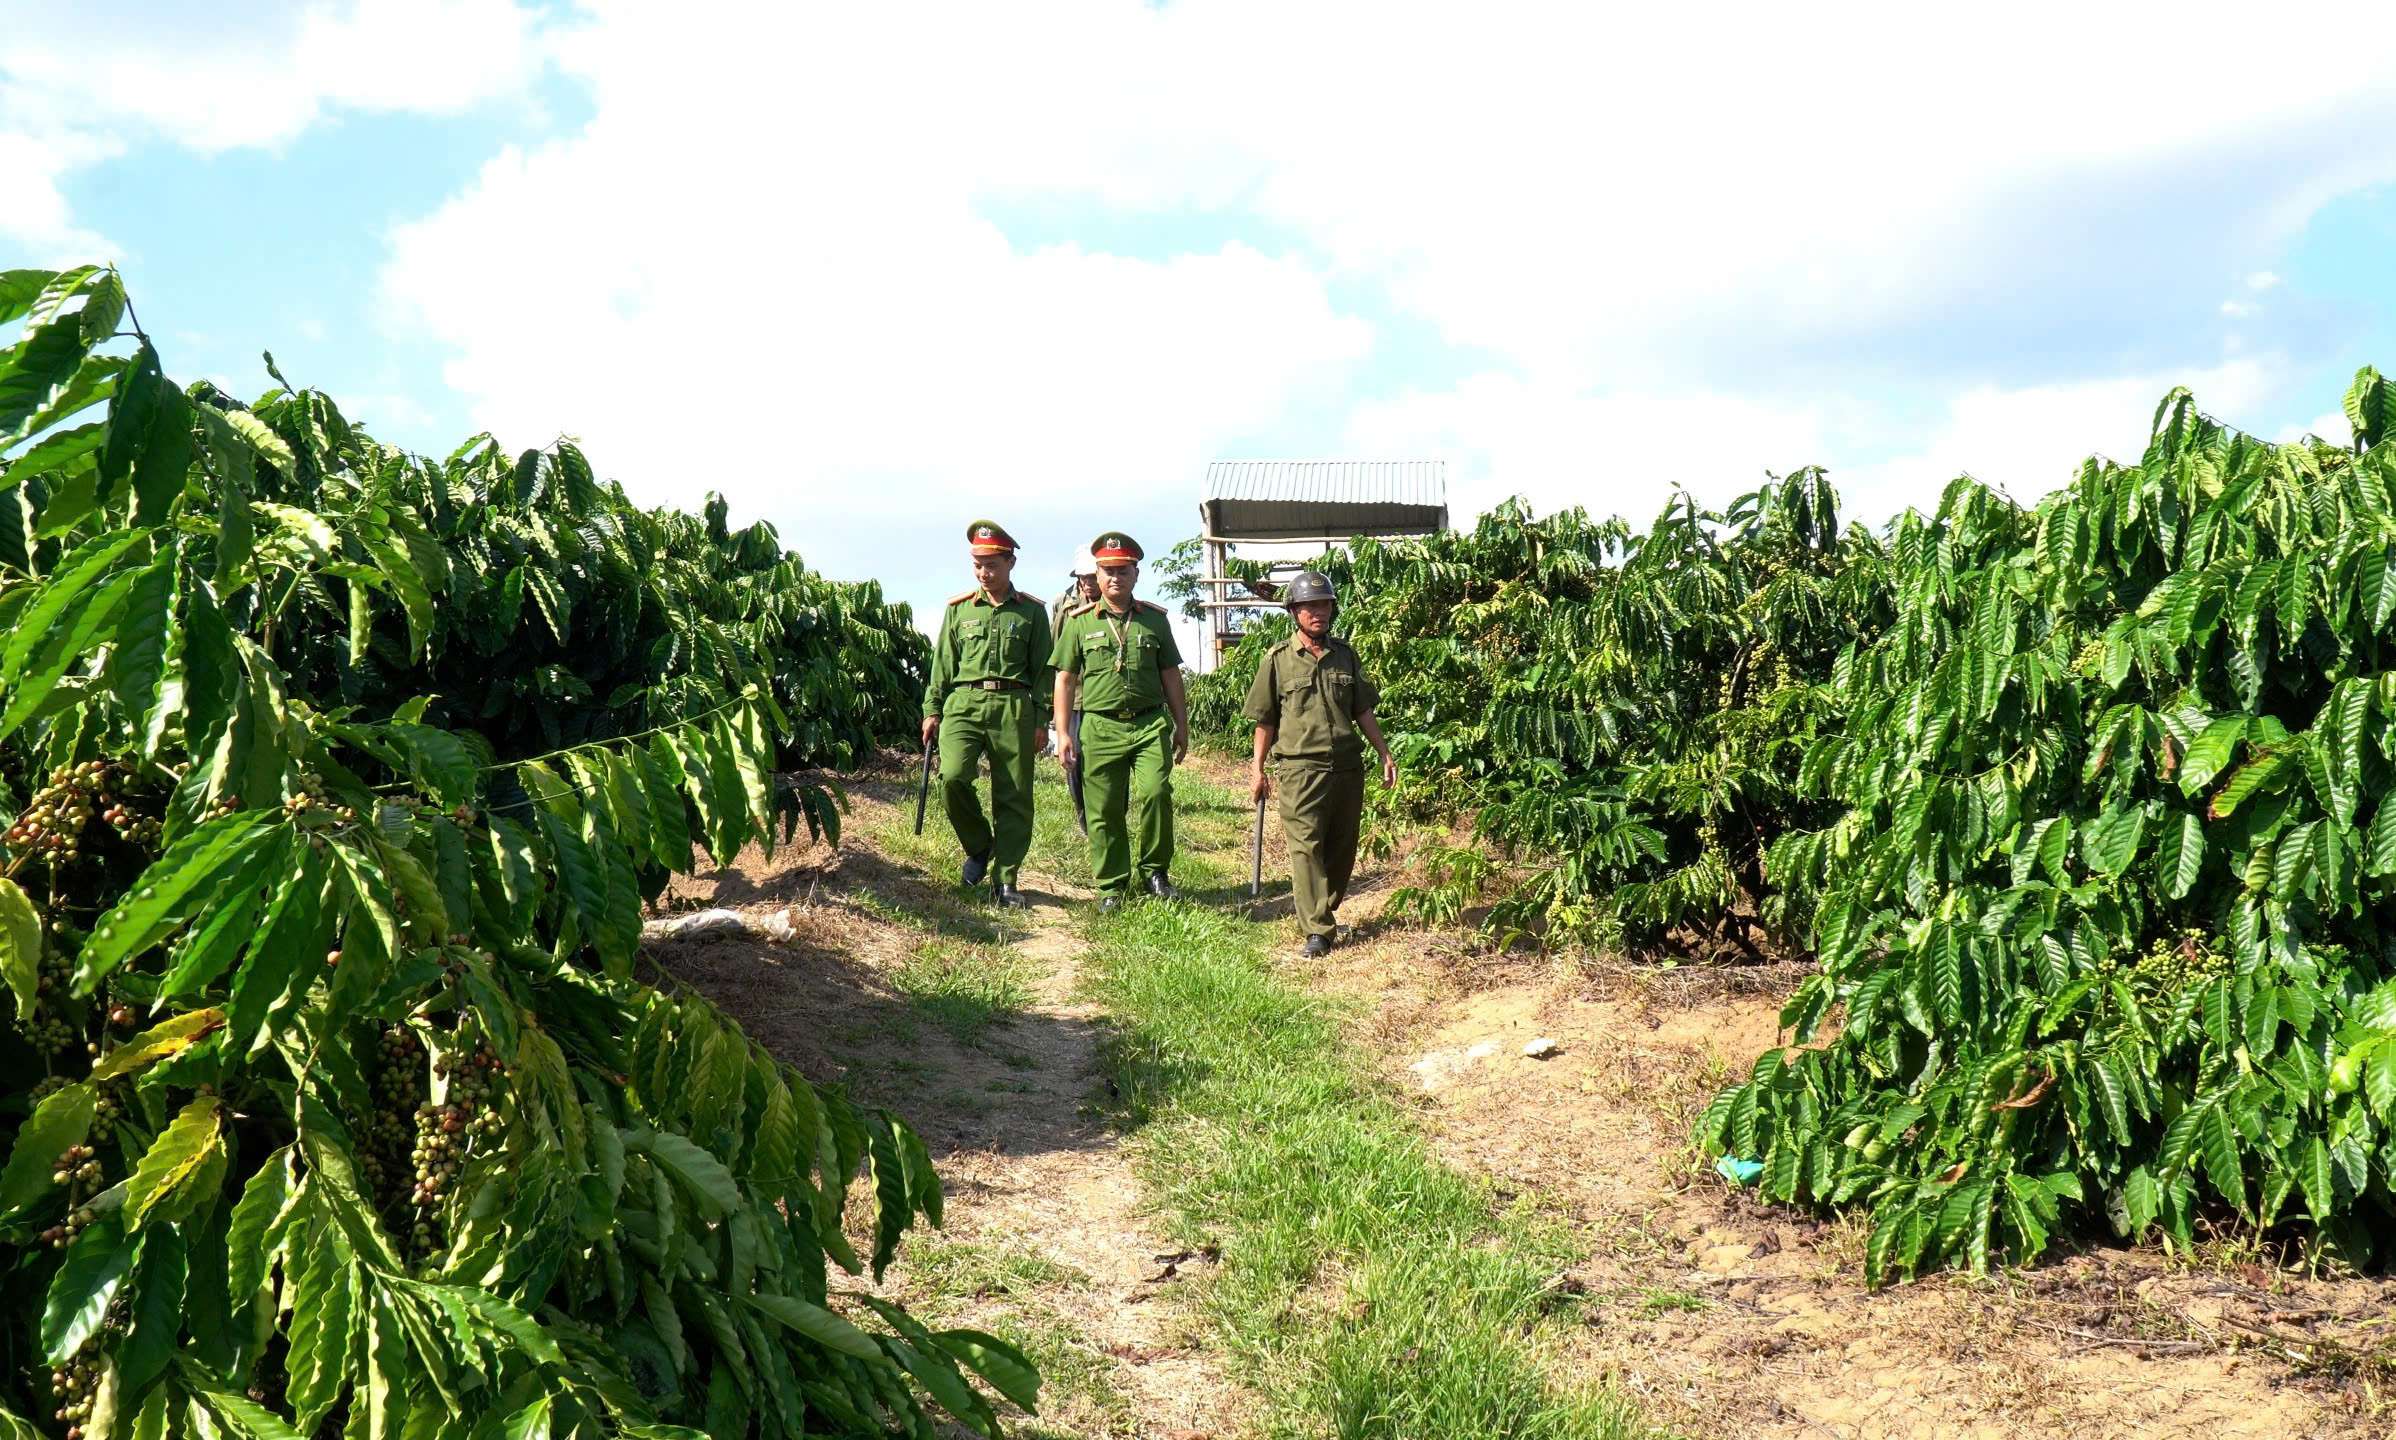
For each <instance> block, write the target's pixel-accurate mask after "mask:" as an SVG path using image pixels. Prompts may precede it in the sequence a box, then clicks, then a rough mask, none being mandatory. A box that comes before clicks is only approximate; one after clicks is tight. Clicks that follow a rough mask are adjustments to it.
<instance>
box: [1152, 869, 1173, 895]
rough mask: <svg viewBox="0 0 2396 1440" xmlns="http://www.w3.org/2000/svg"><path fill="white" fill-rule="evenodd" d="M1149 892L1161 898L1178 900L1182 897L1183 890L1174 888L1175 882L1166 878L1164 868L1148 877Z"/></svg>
mask: <svg viewBox="0 0 2396 1440" xmlns="http://www.w3.org/2000/svg"><path fill="white" fill-rule="evenodd" d="M1148 893H1149V894H1151V895H1154V896H1155V897H1156V898H1157V899H1159V900H1178V899H1180V898H1181V892H1180V891H1179V890H1176V889H1174V888H1173V882H1172V881H1170V880H1167V879H1166V878H1165V872H1164V871H1162V870H1159V871H1157V872H1156V873H1155V874H1154V875H1151V876H1149V877H1148Z"/></svg>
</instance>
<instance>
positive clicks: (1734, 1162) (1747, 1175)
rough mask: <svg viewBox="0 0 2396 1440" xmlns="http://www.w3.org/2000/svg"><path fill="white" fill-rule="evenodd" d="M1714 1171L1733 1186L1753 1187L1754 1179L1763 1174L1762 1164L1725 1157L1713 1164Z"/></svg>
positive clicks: (1756, 1161) (1733, 1156)
mask: <svg viewBox="0 0 2396 1440" xmlns="http://www.w3.org/2000/svg"><path fill="white" fill-rule="evenodd" d="M1714 1171H1715V1173H1716V1174H1718V1175H1720V1176H1721V1177H1722V1178H1723V1179H1725V1180H1728V1181H1729V1182H1730V1183H1731V1184H1733V1185H1753V1184H1754V1183H1755V1177H1756V1176H1758V1175H1761V1174H1763V1173H1764V1162H1763V1161H1761V1160H1741V1159H1739V1158H1738V1157H1737V1156H1735V1155H1725V1156H1723V1157H1722V1158H1721V1159H1719V1160H1717V1161H1715V1162H1714Z"/></svg>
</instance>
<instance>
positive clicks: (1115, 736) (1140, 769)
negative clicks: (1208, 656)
mask: <svg viewBox="0 0 2396 1440" xmlns="http://www.w3.org/2000/svg"><path fill="white" fill-rule="evenodd" d="M1081 747H1082V803H1083V805H1084V806H1085V807H1087V809H1088V810H1089V815H1090V868H1091V869H1092V870H1093V871H1095V872H1097V875H1098V888H1099V889H1101V890H1112V891H1116V892H1122V891H1126V890H1129V889H1131V888H1132V886H1133V885H1134V884H1135V883H1145V882H1146V880H1147V879H1148V877H1149V876H1151V875H1162V874H1164V873H1165V872H1166V871H1168V870H1170V869H1171V868H1172V866H1173V716H1172V715H1171V714H1170V713H1169V712H1167V711H1166V710H1165V709H1164V707H1162V706H1159V707H1158V708H1157V709H1155V710H1153V711H1151V712H1149V713H1148V714H1146V715H1143V716H1141V717H1139V718H1138V719H1136V720H1117V719H1116V718H1114V717H1113V716H1111V715H1108V714H1106V713H1105V712H1104V711H1100V710H1085V711H1083V712H1082V736H1081ZM1132 807H1137V809H1138V812H1139V823H1138V826H1137V828H1136V829H1135V828H1134V826H1133V825H1132V823H1131V816H1130V815H1129V814H1128V813H1127V812H1128V811H1129V810H1130V809H1131V808H1132Z"/></svg>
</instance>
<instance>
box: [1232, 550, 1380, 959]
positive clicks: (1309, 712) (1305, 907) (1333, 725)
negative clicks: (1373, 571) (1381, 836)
mask: <svg viewBox="0 0 2396 1440" xmlns="http://www.w3.org/2000/svg"><path fill="white" fill-rule="evenodd" d="M1282 603H1283V604H1284V605H1286V606H1288V607H1289V611H1290V618H1291V619H1292V620H1293V621H1295V622H1296V624H1297V633H1296V634H1294V635H1292V636H1290V638H1289V639H1287V640H1284V641H1283V642H1281V643H1280V644H1279V645H1276V646H1274V647H1273V648H1272V649H1271V650H1268V651H1266V652H1265V658H1264V663H1263V664H1261V665H1259V666H1257V667H1256V681H1255V683H1254V684H1252V685H1250V686H1249V687H1248V703H1247V704H1246V705H1245V706H1244V707H1242V713H1243V714H1245V715H1246V716H1247V717H1248V718H1249V719H1250V720H1252V721H1254V722H1255V723H1256V753H1255V759H1254V761H1253V762H1251V764H1250V767H1249V771H1248V784H1249V793H1250V794H1251V795H1253V796H1254V797H1255V798H1256V799H1257V801H1258V802H1259V803H1262V802H1263V801H1264V800H1265V799H1266V798H1267V797H1269V796H1271V795H1272V794H1273V793H1274V792H1275V790H1276V789H1278V790H1279V792H1280V795H1281V805H1280V810H1281V838H1282V841H1283V842H1284V843H1285V844H1286V845H1287V846H1288V848H1289V852H1290V892H1291V897H1292V899H1293V900H1294V902H1295V906H1296V910H1297V916H1298V924H1299V925H1300V926H1301V927H1302V928H1303V929H1304V930H1305V931H1306V953H1307V954H1308V955H1328V954H1330V953H1331V941H1332V937H1333V936H1334V935H1335V934H1337V933H1338V929H1339V925H1338V922H1337V921H1336V920H1335V919H1334V918H1333V912H1334V911H1336V910H1337V909H1338V908H1339V902H1340V901H1341V900H1343V899H1346V898H1347V894H1348V880H1349V878H1350V877H1351V876H1353V875H1354V874H1355V873H1356V827H1357V822H1358V820H1359V818H1360V817H1361V816H1362V815H1363V813H1364V747H1365V744H1366V742H1368V741H1369V742H1371V744H1372V747H1373V749H1374V751H1375V752H1376V753H1378V754H1379V755H1380V757H1381V783H1382V784H1384V785H1395V784H1397V783H1398V762H1397V761H1395V760H1393V759H1391V758H1390V754H1389V746H1388V745H1387V744H1386V743H1384V742H1383V741H1382V739H1381V722H1380V721H1379V720H1378V719H1377V718H1375V716H1374V714H1373V712H1374V710H1375V708H1376V707H1377V706H1378V705H1379V703H1380V699H1381V691H1380V688H1379V687H1378V686H1376V685H1374V684H1373V682H1372V681H1370V680H1367V679H1366V678H1365V676H1364V671H1363V669H1362V668H1361V667H1360V666H1359V665H1358V664H1357V661H1356V652H1355V650H1353V649H1352V648H1350V647H1349V645H1348V642H1347V641H1345V640H1342V639H1340V638H1339V637H1337V636H1335V635H1333V634H1332V633H1331V621H1332V619H1333V617H1335V616H1336V615H1337V614H1338V613H1339V599H1338V597H1337V596H1336V595H1334V594H1333V593H1332V590H1331V581H1330V580H1329V579H1327V578H1326V577H1324V576H1322V575H1319V574H1317V573H1316V572H1314V571H1312V570H1307V571H1303V572H1301V573H1300V574H1299V576H1298V578H1297V579H1295V580H1293V581H1291V582H1290V587H1289V591H1288V593H1287V594H1286V595H1284V596H1283V597H1282ZM1268 757H1270V758H1271V760H1272V762H1273V774H1272V775H1270V776H1268V775H1267V774H1266V773H1265V761H1266V759H1267V758H1268ZM1276 779H1278V781H1279V784H1278V785H1276V784H1275V780H1276Z"/></svg>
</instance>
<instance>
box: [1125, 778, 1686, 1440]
mask: <svg viewBox="0 0 2396 1440" xmlns="http://www.w3.org/2000/svg"><path fill="white" fill-rule="evenodd" d="M1193 792H1197V793H1195V794H1193ZM1183 794H1184V796H1185V797H1186V799H1187V801H1191V802H1195V803H1191V804H1189V808H1188V810H1187V811H1186V812H1185V813H1190V814H1191V815H1192V818H1193V820H1195V821H1196V822H1197V825H1195V826H1193V827H1192V828H1193V829H1196V828H1198V827H1199V826H1204V827H1206V829H1205V830H1204V831H1201V833H1202V834H1206V838H1207V840H1208V841H1209V842H1210V843H1209V845H1208V848H1210V849H1213V850H1214V851H1215V852H1216V854H1220V853H1222V849H1223V847H1222V844H1221V840H1222V837H1221V835H1220V834H1212V833H1207V832H1210V831H1220V830H1222V829H1225V828H1229V829H1231V830H1233V831H1234V832H1235V833H1236V831H1237V829H1238V827H1239V825H1240V824H1242V823H1243V822H1244V819H1245V815H1246V807H1245V805H1243V804H1241V803H1240V802H1239V801H1238V800H1237V799H1236V798H1235V797H1230V796H1226V795H1224V794H1223V793H1222V792H1221V791H1219V790H1213V789H1212V788H1211V787H1201V786H1198V785H1195V784H1191V783H1189V782H1186V781H1185V782H1184V784H1183ZM1235 817H1236V818H1235ZM1193 848H1195V847H1193ZM1240 858H1241V859H1242V860H1244V859H1245V858H1246V857H1245V855H1244V854H1242V855H1241V856H1240ZM1178 868H1180V867H1178V866H1177V869H1178ZM1230 878H1231V870H1230V867H1229V866H1226V865H1224V864H1222V863H1221V862H1220V861H1218V860H1216V859H1215V858H1214V856H1212V855H1207V854H1203V853H1202V854H1194V855H1192V857H1191V859H1190V862H1189V866H1188V873H1187V874H1186V875H1185V876H1184V877H1183V884H1184V886H1185V887H1187V888H1201V887H1204V886H1207V885H1210V884H1212V885H1221V884H1223V883H1225V882H1226V881H1227V880H1228V879H1230ZM1090 936H1091V940H1092V949H1091V953H1090V955H1089V957H1088V959H1087V961H1086V962H1085V965H1086V974H1087V976H1088V979H1089V984H1090V986H1091V989H1092V992H1093V994H1094V996H1095V998H1096V999H1098V1000H1099V1001H1100V1003H1102V1004H1104V1005H1105V1006H1106V1007H1107V1009H1108V1010H1109V1012H1110V1013H1111V1015H1112V1017H1113V1020H1114V1023H1115V1025H1116V1027H1117V1033H1116V1036H1115V1038H1114V1039H1113V1040H1112V1042H1111V1043H1110V1044H1109V1046H1108V1050H1107V1055H1106V1063H1107V1065H1108V1067H1109V1069H1110V1072H1111V1074H1112V1076H1113V1078H1114V1080H1115V1083H1116V1085H1117V1087H1118V1089H1119V1091H1120V1093H1121V1094H1122V1096H1123V1102H1122V1104H1123V1117H1122V1118H1123V1119H1124V1121H1125V1122H1126V1123H1127V1124H1129V1125H1132V1126H1134V1127H1137V1129H1138V1130H1139V1147H1140V1153H1141V1158H1142V1165H1143V1168H1144V1170H1145V1172H1146V1178H1147V1179H1148V1181H1149V1182H1150V1184H1151V1186H1152V1188H1153V1190H1154V1192H1155V1193H1156V1194H1157V1195H1158V1196H1159V1197H1160V1198H1161V1200H1162V1201H1163V1204H1164V1208H1165V1211H1166V1214H1167V1216H1168V1218H1169V1219H1170V1220H1171V1222H1172V1223H1173V1224H1174V1226H1175V1228H1176V1230H1177V1232H1178V1235H1179V1238H1181V1239H1182V1240H1183V1241H1184V1242H1187V1243H1199V1242H1212V1243H1215V1244H1218V1245H1219V1246H1220V1247H1221V1251H1222V1257H1223V1258H1222V1266H1221V1269H1220V1271H1219V1272H1218V1274H1217V1275H1216V1276H1215V1278H1214V1279H1213V1281H1212V1282H1211V1283H1210V1284H1209V1285H1208V1286H1207V1287H1206V1289H1205V1293H1204V1302H1203V1303H1204V1306H1205V1309H1206V1311H1207V1314H1208V1315H1209V1317H1210V1318H1211V1320H1212V1322H1213V1323H1214V1325H1215V1326H1216V1327H1217V1329H1218V1331H1219V1332H1220V1334H1221V1336H1222V1339H1223V1341H1224V1343H1225V1346H1226V1348H1227V1349H1228V1350H1229V1351H1230V1353H1232V1354H1233V1355H1234V1356H1235V1357H1237V1359H1238V1361H1239V1363H1240V1367H1241V1370H1242V1372H1243V1375H1242V1378H1244V1379H1245V1380H1246V1381H1247V1382H1248V1383H1249V1384H1250V1385H1252V1386H1253V1387H1254V1388H1255V1390H1256V1391H1257V1393H1258V1394H1259V1395H1260V1397H1262V1399H1263V1400H1264V1402H1265V1407H1266V1415H1265V1419H1264V1423H1265V1426H1266V1433H1267V1434H1269V1435H1272V1436H1276V1437H1283V1436H1286V1437H1316V1436H1338V1437H1341V1440H1350V1437H1355V1440H1364V1437H1376V1440H1379V1437H1387V1440H1398V1437H1419V1440H1476V1437H1487V1440H1498V1437H1505V1440H1547V1437H1557V1440H1561V1437H1576V1440H1579V1437H1592V1440H1595V1437H1628V1436H1634V1435H1639V1434H1643V1433H1646V1432H1645V1431H1644V1430H1643V1429H1642V1428H1641V1427H1640V1426H1639V1424H1638V1423H1637V1422H1636V1420H1635V1419H1634V1418H1633V1417H1632V1415H1631V1413H1630V1411H1629V1410H1628V1408H1627V1407H1626V1406H1624V1405H1623V1404H1622V1403H1621V1402H1620V1401H1618V1400H1616V1399H1615V1398H1614V1397H1612V1396H1610V1395H1608V1394H1605V1393H1603V1392H1600V1391H1593V1390H1579V1389H1573V1388H1569V1387H1565V1386H1561V1385H1558V1384H1556V1383H1554V1382H1552V1381H1551V1380H1550V1378H1549V1376H1548V1374H1547V1373H1546V1372H1547V1368H1548V1362H1549V1360H1550V1359H1551V1358H1552V1355H1553V1352H1554V1350H1555V1349H1556V1348H1557V1345H1558V1343H1559V1342H1560V1340H1561V1338H1562V1336H1563V1335H1564V1333H1565V1332H1566V1330H1567V1329H1568V1327H1569V1326H1570V1325H1571V1324H1572V1323H1574V1322H1575V1321H1576V1320H1577V1319H1578V1318H1579V1317H1578V1307H1579V1305H1580V1303H1581V1302H1580V1301H1579V1300H1578V1299H1576V1298H1575V1297H1573V1296H1571V1295H1569V1294H1566V1293H1565V1292H1564V1291H1563V1289H1562V1288H1561V1287H1558V1286H1555V1285H1554V1284H1553V1283H1552V1282H1553V1280H1554V1278H1555V1277H1556V1276H1557V1275H1558V1274H1559V1273H1560V1272H1561V1271H1562V1270H1563V1268H1564V1267H1565V1266H1566V1265H1568V1264H1569V1263H1570V1262H1571V1261H1572V1260H1573V1259H1574V1258H1575V1257H1576V1255H1577V1250H1576V1248H1575V1246H1574V1244H1573V1241H1572V1239H1571V1237H1570V1235H1569V1234H1568V1232H1567V1231H1566V1229H1565V1228H1564V1227H1563V1226H1561V1225H1560V1224H1556V1223H1553V1222H1551V1221H1546V1220H1542V1219H1541V1218H1539V1217H1538V1216H1537V1215H1535V1214H1533V1213H1531V1212H1530V1211H1528V1210H1527V1209H1526V1208H1524V1207H1520V1206H1518V1207H1516V1208H1514V1209H1503V1208H1501V1207H1500V1206H1499V1205H1498V1204H1497V1203H1496V1202H1495V1200H1494V1199H1493V1197H1492V1196H1491V1194H1490V1191H1489V1189H1488V1187H1487V1186H1486V1185H1484V1184H1482V1183H1479V1182H1477V1181H1475V1180H1473V1179H1471V1178H1468V1177H1466V1176H1465V1175H1462V1174H1460V1173H1458V1172H1456V1171H1454V1170H1451V1169H1449V1168H1448V1167H1446V1166H1445V1165H1443V1164H1441V1163H1440V1162H1439V1161H1438V1160H1437V1159H1436V1158H1435V1157H1434V1156H1433V1155H1432V1154H1431V1152H1430V1151H1429V1149H1428V1147H1427V1146H1426V1145H1425V1144H1424V1142H1423V1140H1422V1138H1421V1137H1420V1135H1419V1134H1418V1133H1417V1132H1416V1130H1415V1127H1414V1125H1413V1124H1412V1123H1411V1120H1410V1118H1409V1116H1408V1115H1407V1113H1406V1111H1405V1110H1404V1109H1403V1108H1402V1107H1401V1106H1400V1105H1399V1104H1398V1103H1397V1102H1396V1101H1395V1100H1394V1099H1392V1098H1391V1097H1390V1095H1389V1094H1388V1093H1387V1092H1386V1091H1385V1090H1384V1089H1383V1087H1382V1085H1381V1084H1380V1082H1379V1081H1378V1080H1377V1079H1376V1078H1375V1077H1374V1076H1373V1074H1372V1073H1371V1072H1370V1070H1369V1069H1368V1068H1367V1067H1366V1066H1365V1065H1364V1064H1363V1063H1362V1062H1361V1061H1360V1060H1359V1059H1358V1058H1357V1057H1356V1056H1355V1055H1354V1053H1353V1051H1352V1049H1351V1047H1350V1045H1349V1043H1348V1040H1347V1037H1346V1036H1345V1035H1344V1034H1343V1032H1342V1029H1341V1025H1340V1019H1339V1016H1338V1015H1337V1014H1336V1013H1335V1012H1334V1011H1333V1010H1331V1009H1330V1008H1328V1007H1327V1006H1326V1004H1325V1002H1323V1001H1322V1000H1321V999H1319V998H1317V997H1315V996H1313V995H1311V994H1309V993H1308V992H1307V991H1306V990H1305V989H1303V988H1302V987H1301V986H1299V985H1297V984H1293V983H1289V982H1287V981H1284V980H1283V979H1281V978H1280V977H1279V976H1278V975H1277V974H1276V973H1275V972H1274V970H1273V968H1272V967H1271V965H1270V964H1269V963H1268V962H1267V961H1266V959H1265V958H1264V949H1265V946H1266V943H1267V941H1268V938H1269V936H1268V934H1267V932H1265V931H1264V930H1262V929H1261V928H1260V927H1257V926H1255V925H1252V924H1250V923H1248V922H1247V921H1245V920H1243V919H1241V918H1239V917H1238V916H1236V915H1234V914H1231V913H1228V912H1226V911H1224V910H1220V909H1215V908H1212V907H1206V906H1199V905H1191V904H1186V903H1184V904H1176V905H1141V906H1135V907H1132V908H1131V909H1129V910H1127V911H1125V912H1124V913H1123V914H1121V915H1119V916H1113V917H1093V919H1092V921H1091V922H1090Z"/></svg>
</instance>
